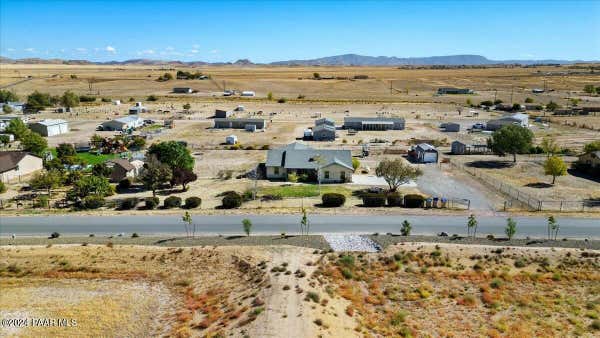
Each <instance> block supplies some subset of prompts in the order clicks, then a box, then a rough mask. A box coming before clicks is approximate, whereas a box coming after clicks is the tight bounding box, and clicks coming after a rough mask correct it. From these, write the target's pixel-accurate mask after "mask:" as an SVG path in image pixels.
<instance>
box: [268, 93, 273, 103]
mask: <svg viewBox="0 0 600 338" xmlns="http://www.w3.org/2000/svg"><path fill="white" fill-rule="evenodd" d="M267 100H269V101H273V93H271V92H269V93H268V94H267Z"/></svg>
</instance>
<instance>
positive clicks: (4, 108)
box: [2, 104, 13, 114]
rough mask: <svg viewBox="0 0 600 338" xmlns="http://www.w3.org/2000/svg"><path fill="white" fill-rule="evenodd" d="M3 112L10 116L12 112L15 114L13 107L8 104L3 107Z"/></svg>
mask: <svg viewBox="0 0 600 338" xmlns="http://www.w3.org/2000/svg"><path fill="white" fill-rule="evenodd" d="M2 112H3V113H4V114H10V113H12V112H13V109H12V107H11V106H9V105H8V104H5V105H3V106H2Z"/></svg>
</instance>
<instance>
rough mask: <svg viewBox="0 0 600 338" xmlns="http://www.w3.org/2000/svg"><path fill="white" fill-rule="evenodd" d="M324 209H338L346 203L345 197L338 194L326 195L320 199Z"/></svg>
mask: <svg viewBox="0 0 600 338" xmlns="http://www.w3.org/2000/svg"><path fill="white" fill-rule="evenodd" d="M321 199H322V201H323V206H324V207H333V208H336V207H340V206H342V205H344V203H346V196H344V195H342V194H338V193H326V194H323V196H322V197H321Z"/></svg>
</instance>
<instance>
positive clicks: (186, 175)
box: [170, 168, 198, 191]
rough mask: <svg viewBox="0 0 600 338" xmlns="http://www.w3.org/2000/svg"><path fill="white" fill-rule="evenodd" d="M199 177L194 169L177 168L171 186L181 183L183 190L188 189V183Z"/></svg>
mask: <svg viewBox="0 0 600 338" xmlns="http://www.w3.org/2000/svg"><path fill="white" fill-rule="evenodd" d="M197 179H198V175H196V174H195V173H194V172H193V171H191V170H188V169H185V168H175V170H174V171H173V176H172V177H171V181H170V183H171V186H176V185H181V188H182V189H183V191H187V185H188V183H191V182H194V181H196V180H197Z"/></svg>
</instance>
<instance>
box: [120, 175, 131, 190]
mask: <svg viewBox="0 0 600 338" xmlns="http://www.w3.org/2000/svg"><path fill="white" fill-rule="evenodd" d="M117 188H118V189H119V191H121V190H127V189H129V188H131V181H130V180H129V179H128V178H124V179H122V180H121V181H120V182H119V185H118V186H117Z"/></svg>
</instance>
